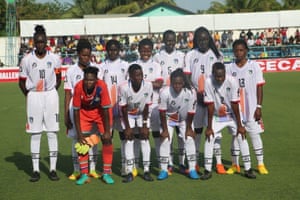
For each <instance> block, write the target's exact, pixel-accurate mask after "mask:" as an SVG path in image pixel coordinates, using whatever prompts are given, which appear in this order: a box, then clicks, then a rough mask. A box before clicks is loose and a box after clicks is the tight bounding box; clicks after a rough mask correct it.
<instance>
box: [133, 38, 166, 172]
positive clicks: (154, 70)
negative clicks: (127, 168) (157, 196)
mask: <svg viewBox="0 0 300 200" xmlns="http://www.w3.org/2000/svg"><path fill="white" fill-rule="evenodd" d="M138 51H139V54H140V59H138V60H137V61H136V62H134V63H135V64H138V65H140V66H142V69H143V74H144V80H146V81H150V82H152V86H153V99H152V104H151V106H150V108H149V109H150V110H149V113H150V128H151V131H152V135H153V136H157V135H159V132H160V121H159V112H158V98H159V90H160V89H161V88H162V85H163V77H162V70H161V66H160V64H159V63H157V62H155V61H154V60H153V57H152V52H153V42H152V41H151V40H150V39H148V38H145V39H142V40H141V41H140V42H139V47H138ZM156 142H157V141H156ZM136 144H137V145H136ZM138 144H139V140H138V139H137V140H136V142H135V145H136V147H135V156H136V157H135V159H136V161H135V164H136V166H135V167H136V168H138V162H139V151H140V147H139V145H138ZM141 145H142V146H143V145H146V146H150V144H149V143H147V142H146V143H144V142H143V143H142V144H141ZM156 146H157V144H156ZM143 149H148V148H144V147H142V150H143ZM142 153H143V152H142ZM144 153H146V154H148V152H144ZM134 171H136V170H134ZM134 175H135V174H134Z"/></svg>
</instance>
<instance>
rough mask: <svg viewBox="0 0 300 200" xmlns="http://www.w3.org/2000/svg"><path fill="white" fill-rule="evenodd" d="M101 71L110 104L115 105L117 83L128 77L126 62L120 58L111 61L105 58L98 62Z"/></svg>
mask: <svg viewBox="0 0 300 200" xmlns="http://www.w3.org/2000/svg"><path fill="white" fill-rule="evenodd" d="M100 68H101V69H102V71H103V77H102V79H103V80H104V82H105V83H106V85H107V88H108V91H109V95H110V99H111V102H112V105H115V104H116V102H117V100H118V95H117V94H118V87H117V86H118V85H119V84H120V83H123V82H124V81H126V80H127V78H128V62H126V61H124V60H121V59H120V58H118V59H116V60H114V61H111V60H105V61H104V62H103V63H101V64H100Z"/></svg>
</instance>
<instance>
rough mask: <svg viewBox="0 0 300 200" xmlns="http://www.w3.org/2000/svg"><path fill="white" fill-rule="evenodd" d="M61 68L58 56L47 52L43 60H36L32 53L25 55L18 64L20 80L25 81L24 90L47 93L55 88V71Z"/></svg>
mask: <svg viewBox="0 0 300 200" xmlns="http://www.w3.org/2000/svg"><path fill="white" fill-rule="evenodd" d="M60 68H61V60H60V58H59V56H58V55H56V54H53V53H51V52H50V51H47V53H46V55H45V57H44V58H42V59H40V58H38V57H37V56H36V55H35V53H34V51H32V52H31V53H30V54H28V55H26V56H25V57H24V58H23V59H22V61H21V64H20V78H23V79H26V89H27V90H30V91H49V90H53V89H55V86H56V73H55V71H56V70H59V69H60Z"/></svg>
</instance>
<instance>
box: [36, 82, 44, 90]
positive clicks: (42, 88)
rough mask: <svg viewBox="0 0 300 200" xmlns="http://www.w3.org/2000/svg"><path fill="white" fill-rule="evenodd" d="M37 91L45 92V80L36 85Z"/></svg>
mask: <svg viewBox="0 0 300 200" xmlns="http://www.w3.org/2000/svg"><path fill="white" fill-rule="evenodd" d="M36 91H38V92H41V91H44V80H43V79H41V80H39V81H38V82H37V84H36Z"/></svg>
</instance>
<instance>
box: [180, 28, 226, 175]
mask: <svg viewBox="0 0 300 200" xmlns="http://www.w3.org/2000/svg"><path fill="white" fill-rule="evenodd" d="M219 61H223V56H222V55H221V53H220V52H219V51H218V49H217V47H216V45H215V43H214V41H213V38H212V36H211V35H210V34H209V31H208V30H207V29H206V28H205V27H199V28H197V29H196V30H195V33H194V39H193V49H192V50H191V51H190V52H188V53H187V54H186V57H185V73H186V74H188V75H189V76H190V79H191V81H192V84H193V85H194V87H195V88H196V90H197V101H198V104H197V107H196V114H195V116H194V128H195V132H196V139H195V143H196V151H197V157H199V147H200V143H201V134H202V130H203V127H204V126H206V124H207V122H206V115H207V108H206V106H205V105H204V104H203V94H204V83H205V79H206V78H208V77H209V76H210V75H211V72H212V65H213V64H214V63H215V62H219ZM220 142H221V141H218V139H217V140H216V142H215V147H214V151H215V156H216V161H217V165H216V168H217V172H218V173H219V174H226V171H225V169H224V166H223V164H222V160H221V154H222V153H221V143H220ZM197 168H198V165H197Z"/></svg>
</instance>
